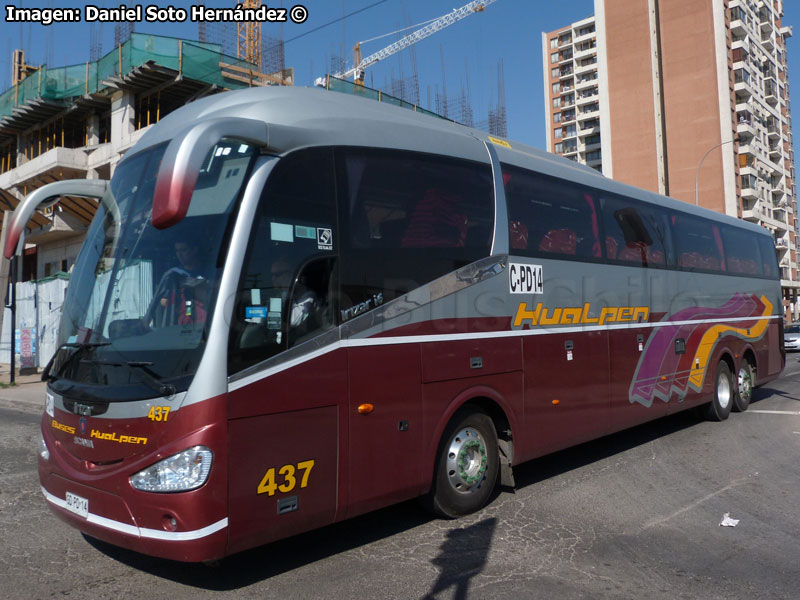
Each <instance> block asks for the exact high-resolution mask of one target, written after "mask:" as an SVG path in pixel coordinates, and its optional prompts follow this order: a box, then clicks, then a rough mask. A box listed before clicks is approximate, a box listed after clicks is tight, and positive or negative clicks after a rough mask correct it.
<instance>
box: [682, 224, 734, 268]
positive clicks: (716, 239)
mask: <svg viewBox="0 0 800 600" xmlns="http://www.w3.org/2000/svg"><path fill="white" fill-rule="evenodd" d="M670 219H671V223H672V239H673V240H674V243H675V257H676V261H677V264H678V266H679V267H681V268H682V269H686V270H687V271H713V272H724V271H725V270H726V268H725V257H724V255H723V252H722V236H721V235H720V232H719V227H718V226H717V225H716V224H714V223H713V222H711V221H708V220H706V219H703V218H701V217H695V216H693V215H686V214H673V215H672V217H671V218H670Z"/></svg>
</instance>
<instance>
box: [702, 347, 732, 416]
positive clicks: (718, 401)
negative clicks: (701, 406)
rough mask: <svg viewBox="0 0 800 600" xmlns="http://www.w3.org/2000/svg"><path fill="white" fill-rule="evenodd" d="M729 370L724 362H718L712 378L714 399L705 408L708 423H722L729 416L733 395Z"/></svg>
mask: <svg viewBox="0 0 800 600" xmlns="http://www.w3.org/2000/svg"><path fill="white" fill-rule="evenodd" d="M734 390H735V388H734V385H733V377H732V376H731V369H730V367H729V366H728V363H726V362H725V361H724V360H721V361H719V364H718V365H717V371H716V374H715V378H714V399H713V400H712V401H711V402H709V403H708V404H706V406H705V414H704V416H705V418H706V420H708V421H724V420H725V419H727V418H728V415H729V414H731V408H732V407H733V397H734V396H735V395H736V394H735V391H734Z"/></svg>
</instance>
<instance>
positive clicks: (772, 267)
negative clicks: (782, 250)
mask: <svg viewBox="0 0 800 600" xmlns="http://www.w3.org/2000/svg"><path fill="white" fill-rule="evenodd" d="M758 247H759V249H760V250H761V264H762V266H763V268H764V275H765V276H767V277H771V278H773V279H777V278H778V251H777V250H776V249H775V242H773V240H772V238H771V237H770V236H766V235H760V236H758Z"/></svg>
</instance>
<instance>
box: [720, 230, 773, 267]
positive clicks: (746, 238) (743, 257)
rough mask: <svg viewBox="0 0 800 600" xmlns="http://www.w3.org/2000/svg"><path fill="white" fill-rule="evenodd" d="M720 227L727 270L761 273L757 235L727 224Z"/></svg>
mask: <svg viewBox="0 0 800 600" xmlns="http://www.w3.org/2000/svg"><path fill="white" fill-rule="evenodd" d="M720 229H721V231H722V242H723V244H724V246H725V264H726V265H727V267H728V272H729V273H731V274H732V275H763V274H764V271H763V265H762V261H761V258H760V253H759V249H758V237H757V236H755V235H753V234H752V233H751V232H749V231H743V230H741V229H736V228H735V227H728V226H727V225H723V226H721V227H720Z"/></svg>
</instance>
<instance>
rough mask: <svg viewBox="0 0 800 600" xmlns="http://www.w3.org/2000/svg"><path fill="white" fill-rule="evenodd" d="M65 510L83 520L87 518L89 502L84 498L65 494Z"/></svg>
mask: <svg viewBox="0 0 800 600" xmlns="http://www.w3.org/2000/svg"><path fill="white" fill-rule="evenodd" d="M67 510H68V511H71V512H74V513H75V514H76V515H80V516H82V517H83V518H84V519H85V518H86V517H88V516H89V501H88V500H87V499H86V498H81V497H80V496H76V495H75V494H70V493H69V492H67Z"/></svg>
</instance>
